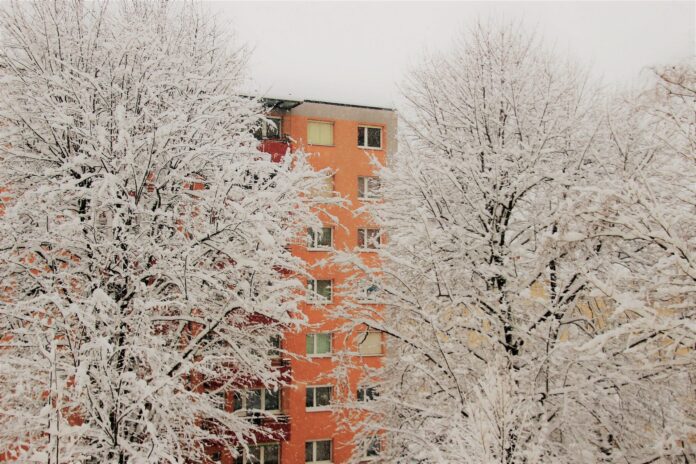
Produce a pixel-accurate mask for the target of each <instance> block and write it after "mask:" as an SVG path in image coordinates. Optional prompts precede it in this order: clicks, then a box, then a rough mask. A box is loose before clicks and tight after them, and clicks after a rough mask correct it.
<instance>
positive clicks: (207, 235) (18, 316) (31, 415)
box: [0, 1, 322, 463]
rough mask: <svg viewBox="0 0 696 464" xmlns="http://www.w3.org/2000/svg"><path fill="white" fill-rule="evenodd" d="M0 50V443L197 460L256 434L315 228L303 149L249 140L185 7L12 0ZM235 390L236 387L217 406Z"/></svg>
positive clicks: (207, 44)
mask: <svg viewBox="0 0 696 464" xmlns="http://www.w3.org/2000/svg"><path fill="white" fill-rule="evenodd" d="M1 14H2V19H1V20H0V23H1V24H2V33H1V36H2V49H1V51H0V79H1V80H2V83H1V84H0V118H1V121H2V122H1V123H0V131H1V132H2V152H1V154H0V186H2V187H4V188H5V189H6V192H4V193H3V195H4V196H3V208H4V214H3V216H2V217H1V218H0V282H1V284H0V285H1V286H2V288H3V295H2V300H0V314H1V317H0V333H1V334H2V346H1V347H0V390H2V395H1V396H0V450H3V451H7V452H9V453H10V454H9V455H8V456H9V457H10V458H13V456H14V459H17V460H19V461H22V462H27V461H31V460H38V461H41V462H51V463H57V462H183V461H184V460H189V461H192V462H203V461H204V460H205V457H204V455H205V451H206V450H205V446H206V444H210V442H211V440H213V441H214V440H217V439H218V438H219V436H218V434H217V433H215V432H214V431H213V430H212V429H211V428H210V427H206V426H205V425H206V424H208V423H209V422H210V421H211V420H212V421H213V422H214V423H215V424H217V425H218V426H219V427H221V428H222V429H224V430H226V432H225V433H226V435H225V437H224V438H225V439H224V440H223V444H224V445H225V446H230V447H231V446H233V445H234V444H235V443H237V444H243V443H245V442H248V441H249V440H252V439H253V438H252V436H253V435H254V433H255V432H258V433H263V430H257V429H258V428H259V427H257V426H255V425H253V424H252V423H250V422H248V421H246V420H244V419H243V418H241V417H239V416H236V415H234V414H232V412H231V411H230V410H229V409H230V408H227V409H226V408H225V407H224V404H222V403H221V401H220V395H219V394H220V393H224V392H231V390H232V389H233V388H235V387H239V386H240V385H244V382H249V381H250V379H254V380H255V381H258V382H261V383H262V384H263V385H265V386H266V388H270V389H277V388H279V386H280V385H281V384H282V382H283V378H282V377H281V376H280V374H279V371H278V370H277V369H274V368H272V367H271V362H270V357H269V354H268V353H269V352H270V351H271V350H272V348H273V343H272V339H273V338H274V337H277V336H279V335H280V333H282V331H283V330H284V329H286V328H288V327H291V326H294V325H296V324H299V323H301V320H299V319H297V318H296V317H292V313H293V312H294V311H295V310H296V308H297V303H298V299H299V295H300V293H301V291H300V290H301V284H300V283H299V280H297V279H293V278H291V276H292V273H293V272H301V263H300V262H299V261H297V260H296V259H295V258H293V257H292V256H291V255H290V253H289V251H288V250H287V249H286V245H287V244H288V243H289V241H290V240H292V239H293V238H294V237H296V236H297V235H298V234H300V235H302V231H304V229H305V228H306V226H307V224H312V223H313V221H315V219H314V217H313V216H312V215H311V214H310V212H309V205H307V204H306V201H305V200H303V197H302V196H301V194H300V192H302V191H304V190H307V189H310V188H316V186H317V185H319V184H320V183H321V182H322V180H321V178H320V177H319V176H318V175H317V174H315V173H314V172H313V171H312V170H311V169H310V168H309V166H308V164H307V163H306V161H305V159H304V157H303V155H302V154H301V153H300V154H288V155H287V156H286V157H285V159H284V160H283V161H282V162H280V163H273V162H271V160H270V157H269V156H268V155H266V154H264V153H261V152H259V151H258V149H257V142H256V140H255V139H254V138H253V136H252V132H253V129H254V128H255V127H256V126H258V124H260V122H261V119H262V106H261V104H260V103H259V102H258V101H257V100H255V99H252V98H248V97H245V96H243V95H241V94H240V84H241V83H242V79H243V78H244V74H243V71H244V64H245V60H246V51H245V49H244V48H230V46H229V38H228V37H226V36H224V35H221V34H220V33H219V31H217V30H216V28H215V27H214V25H213V22H212V20H211V19H210V18H209V17H207V16H206V15H205V14H203V13H202V12H201V11H200V10H199V9H198V7H197V6H195V5H189V4H185V3H184V4H174V3H171V2H139V1H126V2H118V3H109V2H81V1H56V2H31V3H29V2H26V3H25V2H17V3H14V2H13V3H10V4H7V5H5V9H4V10H3V11H2V13H1ZM230 397H231V396H230Z"/></svg>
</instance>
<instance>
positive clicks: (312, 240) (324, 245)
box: [307, 227, 333, 250]
mask: <svg viewBox="0 0 696 464" xmlns="http://www.w3.org/2000/svg"><path fill="white" fill-rule="evenodd" d="M307 235H308V237H307V240H308V242H309V245H308V247H309V248H311V249H313V250H321V249H324V250H325V249H329V248H332V247H333V227H322V228H321V229H308V231H307Z"/></svg>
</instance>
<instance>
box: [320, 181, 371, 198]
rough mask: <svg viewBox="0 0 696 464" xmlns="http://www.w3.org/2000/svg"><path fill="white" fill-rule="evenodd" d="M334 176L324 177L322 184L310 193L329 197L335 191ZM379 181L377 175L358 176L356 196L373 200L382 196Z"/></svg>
mask: <svg viewBox="0 0 696 464" xmlns="http://www.w3.org/2000/svg"><path fill="white" fill-rule="evenodd" d="M334 181H335V179H334V176H327V177H325V178H324V182H323V184H322V185H321V186H320V187H318V188H317V189H316V190H314V191H312V192H311V193H310V194H311V195H312V196H314V197H318V196H322V197H330V196H333V195H334V193H335V186H334ZM380 189H381V182H380V179H379V177H377V176H358V198H360V199H361V200H375V199H379V198H381V197H382V193H381V191H380Z"/></svg>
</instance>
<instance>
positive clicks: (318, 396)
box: [305, 387, 331, 409]
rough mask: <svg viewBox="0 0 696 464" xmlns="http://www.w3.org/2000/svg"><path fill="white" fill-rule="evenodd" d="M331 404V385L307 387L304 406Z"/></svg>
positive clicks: (315, 406) (321, 406)
mask: <svg viewBox="0 0 696 464" xmlns="http://www.w3.org/2000/svg"><path fill="white" fill-rule="evenodd" d="M330 405H331V387H307V398H306V401H305V407H306V408H307V409H312V408H326V407H329V406H330Z"/></svg>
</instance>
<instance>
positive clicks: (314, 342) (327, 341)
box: [307, 333, 331, 356]
mask: <svg viewBox="0 0 696 464" xmlns="http://www.w3.org/2000/svg"><path fill="white" fill-rule="evenodd" d="M330 353H331V334H330V333H315V334H307V356H322V355H326V354H330Z"/></svg>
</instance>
